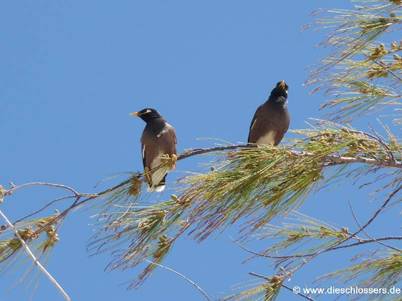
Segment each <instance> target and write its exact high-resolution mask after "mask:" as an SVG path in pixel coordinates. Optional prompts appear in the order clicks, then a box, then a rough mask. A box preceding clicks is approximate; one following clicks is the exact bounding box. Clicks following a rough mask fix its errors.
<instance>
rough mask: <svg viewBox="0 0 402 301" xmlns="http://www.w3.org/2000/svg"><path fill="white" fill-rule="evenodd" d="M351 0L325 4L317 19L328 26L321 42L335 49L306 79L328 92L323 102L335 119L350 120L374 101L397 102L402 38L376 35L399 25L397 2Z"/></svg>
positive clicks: (373, 105)
mask: <svg viewBox="0 0 402 301" xmlns="http://www.w3.org/2000/svg"><path fill="white" fill-rule="evenodd" d="M355 2H357V3H360V4H361V5H356V7H355V9H352V10H344V9H342V10H340V9H333V10H328V11H327V13H326V14H324V16H323V17H322V18H319V19H318V20H317V25H318V26H320V27H323V28H325V29H326V30H328V31H329V38H328V39H327V40H326V41H325V43H324V44H325V45H326V46H330V47H332V49H334V52H333V54H332V55H330V56H329V57H326V58H325V59H324V60H323V62H322V64H321V66H320V67H319V68H317V69H316V70H314V71H313V72H312V75H311V78H310V80H309V81H308V83H309V84H315V85H318V87H317V88H316V90H319V89H321V90H324V91H325V92H326V93H327V94H328V95H329V96H330V97H331V98H330V100H329V101H328V102H327V103H325V104H323V105H322V108H329V109H331V111H330V115H331V116H332V117H333V119H335V120H350V119H351V118H352V117H355V116H357V115H360V114H365V113H367V112H370V111H372V110H373V109H374V108H376V107H378V106H382V107H384V106H386V107H389V106H390V105H396V106H400V105H401V97H402V95H401V93H400V91H401V84H402V65H401V56H400V54H401V51H402V46H401V45H402V41H395V40H391V41H390V42H389V43H387V44H383V43H378V42H376V41H375V40H376V39H378V38H379V37H383V35H384V34H385V33H386V32H389V31H392V30H394V31H396V30H398V29H400V24H401V22H402V9H401V4H400V3H398V2H397V1H385V0H384V1H355ZM390 39H392V37H391V38H390ZM396 119H397V120H399V118H396Z"/></svg>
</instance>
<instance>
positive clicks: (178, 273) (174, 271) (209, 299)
mask: <svg viewBox="0 0 402 301" xmlns="http://www.w3.org/2000/svg"><path fill="white" fill-rule="evenodd" d="M145 261H147V262H149V263H150V264H154V265H156V266H158V267H160V268H162V269H165V270H167V271H170V272H172V273H174V274H176V275H178V276H179V277H181V278H183V279H184V280H186V281H187V282H188V283H190V284H191V285H192V286H193V287H195V288H196V289H197V290H198V291H199V292H200V293H201V294H202V295H203V296H204V298H205V300H207V301H212V299H211V298H210V297H209V296H208V294H207V292H206V291H205V290H204V289H202V287H200V286H199V285H198V284H197V283H196V282H194V281H193V280H191V279H190V278H188V277H187V276H185V275H183V274H182V273H180V272H178V271H176V270H174V269H172V268H170V267H168V266H165V265H163V264H160V263H156V262H153V261H151V260H149V259H146V260H145Z"/></svg>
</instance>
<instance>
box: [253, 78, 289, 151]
mask: <svg viewBox="0 0 402 301" xmlns="http://www.w3.org/2000/svg"><path fill="white" fill-rule="evenodd" d="M287 98H288V85H287V84H286V83H285V81H284V80H282V81H280V82H279V83H277V84H276V87H275V88H274V89H273V90H272V91H271V95H270V96H269V98H268V100H267V101H266V102H265V103H264V104H262V105H261V106H259V107H258V109H257V111H256V112H255V114H254V117H253V120H252V121H251V125H250V132H249V135H248V143H250V144H257V145H267V144H270V145H278V144H279V142H281V140H282V138H283V136H284V135H285V133H286V132H287V130H288V128H289V123H290V116H289V112H288V108H287V103H288V102H287Z"/></svg>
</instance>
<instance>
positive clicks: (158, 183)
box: [131, 108, 177, 192]
mask: <svg viewBox="0 0 402 301" xmlns="http://www.w3.org/2000/svg"><path fill="white" fill-rule="evenodd" d="M131 115H133V116H137V117H140V118H141V119H142V120H144V121H145V123H146V125H145V128H144V131H143V132H142V136H141V153H142V162H143V165H144V176H145V179H146V181H147V183H148V186H149V188H148V190H149V191H157V192H161V191H163V190H164V189H165V184H166V175H167V173H168V171H169V170H172V169H174V168H175V163H176V160H177V156H176V154H177V153H176V144H177V141H176V132H175V129H174V128H173V126H171V125H170V124H169V123H167V122H166V120H165V119H164V118H163V117H162V116H161V115H160V114H159V112H158V111H156V110H155V109H152V108H146V109H143V110H141V111H139V112H134V113H131Z"/></svg>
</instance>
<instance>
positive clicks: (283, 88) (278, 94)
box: [269, 80, 289, 102]
mask: <svg viewBox="0 0 402 301" xmlns="http://www.w3.org/2000/svg"><path fill="white" fill-rule="evenodd" d="M288 89H289V87H288V84H287V83H286V82H285V81H284V80H281V81H280V82H278V83H277V84H276V86H275V88H273V89H272V91H271V95H270V97H269V99H271V100H274V101H276V102H284V101H286V99H287V98H288Z"/></svg>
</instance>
